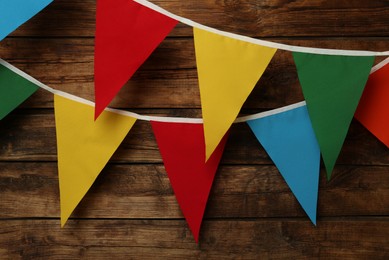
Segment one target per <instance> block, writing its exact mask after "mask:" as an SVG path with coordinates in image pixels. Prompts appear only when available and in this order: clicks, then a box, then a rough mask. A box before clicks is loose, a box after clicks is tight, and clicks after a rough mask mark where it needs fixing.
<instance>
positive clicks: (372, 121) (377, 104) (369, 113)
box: [355, 58, 389, 148]
mask: <svg viewBox="0 0 389 260" xmlns="http://www.w3.org/2000/svg"><path fill="white" fill-rule="evenodd" d="M385 62H386V65H385V66H383V67H382V68H380V69H378V70H377V71H375V72H374V73H372V74H371V75H370V77H369V80H368V81H367V84H366V87H365V90H364V91H363V95H362V98H361V100H360V101H359V105H358V109H357V112H356V113H355V118H356V119H358V120H359V122H361V123H362V124H363V125H364V126H365V127H366V128H367V129H368V130H369V131H370V132H372V133H373V134H374V135H375V136H376V137H377V138H378V139H379V140H381V142H383V143H384V144H385V145H386V146H387V147H388V148H389V58H388V59H387V60H386V61H385Z"/></svg>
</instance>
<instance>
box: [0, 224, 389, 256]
mask: <svg viewBox="0 0 389 260" xmlns="http://www.w3.org/2000/svg"><path fill="white" fill-rule="evenodd" d="M242 230H246V232H242ZM388 233H389V221H388V219H387V218H370V219H365V218H361V219H350V220H348V221H342V220H331V219H329V220H325V221H322V222H321V223H320V225H318V227H316V228H314V227H313V226H312V224H311V223H309V222H307V221H301V220H293V219H289V220H266V219H265V220H261V219H259V220H251V221H245V220H241V221H235V220H225V221H205V222H204V223H203V226H202V231H201V235H200V241H201V242H200V244H198V245H196V244H195V243H194V242H193V238H192V237H191V234H190V231H189V229H188V228H187V226H186V223H185V222H184V221H182V220H169V221H162V220H77V221H69V223H68V225H67V226H66V227H65V228H64V229H60V227H59V223H58V221H57V220H39V219H38V220H9V221H0V234H1V235H2V236H0V253H1V255H2V256H4V257H6V258H8V259H15V258H22V259H34V258H43V259H47V258H50V259H80V258H81V259H112V258H114V259H129V258H130V259H166V258H169V259H172V258H174V259H220V258H223V259H258V258H261V259H289V258H296V259H312V258H319V259H387V258H388V257H389V254H388V252H389V243H388V242H389V241H388V236H387V234H388ZM5 237H6V239H4V238H5Z"/></svg>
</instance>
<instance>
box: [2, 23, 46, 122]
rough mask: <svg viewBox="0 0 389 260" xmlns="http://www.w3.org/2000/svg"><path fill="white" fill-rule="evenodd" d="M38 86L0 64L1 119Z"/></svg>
mask: <svg viewBox="0 0 389 260" xmlns="http://www.w3.org/2000/svg"><path fill="white" fill-rule="evenodd" d="M0 23H1V22H0ZM38 88H39V87H38V86H37V85H35V84H34V83H32V82H30V81H28V80H27V79H25V78H23V77H22V76H20V75H18V74H16V73H15V72H13V71H11V70H10V69H8V68H7V67H5V66H4V65H1V64H0V120H1V119H3V118H4V117H5V116H6V115H8V114H9V113H10V112H11V111H12V110H14V109H15V108H17V107H18V106H19V105H20V104H21V103H23V101H25V100H26V99H27V98H28V97H30V96H31V95H32V94H33V93H34V92H35V91H37V90H38Z"/></svg>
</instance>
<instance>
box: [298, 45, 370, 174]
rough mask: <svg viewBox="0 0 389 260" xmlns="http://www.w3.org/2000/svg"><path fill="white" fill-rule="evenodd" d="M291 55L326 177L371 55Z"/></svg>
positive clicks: (347, 123) (350, 115) (357, 95)
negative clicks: (325, 170)
mask: <svg viewBox="0 0 389 260" xmlns="http://www.w3.org/2000/svg"><path fill="white" fill-rule="evenodd" d="M293 57H294V61H295V63H296V66H297V72H298V77H299V79H300V83H301V86H302V89H303V93H304V97H305V99H306V102H307V106H308V111H309V115H310V118H311V121H312V126H313V129H314V131H315V134H316V138H317V140H318V142H319V146H320V150H321V153H322V156H323V160H324V164H325V166H326V169H327V178H328V179H330V177H331V173H332V170H333V168H334V165H335V162H336V160H337V158H338V156H339V153H340V150H341V148H342V145H343V142H344V139H345V138H346V135H347V132H348V129H349V126H350V123H351V120H352V118H353V115H354V113H355V110H356V108H357V105H358V102H359V99H360V97H361V95H362V92H363V89H364V87H365V84H366V81H367V78H368V76H369V73H370V70H371V67H372V65H373V62H374V57H355V56H331V55H317V54H308V53H297V52H294V53H293Z"/></svg>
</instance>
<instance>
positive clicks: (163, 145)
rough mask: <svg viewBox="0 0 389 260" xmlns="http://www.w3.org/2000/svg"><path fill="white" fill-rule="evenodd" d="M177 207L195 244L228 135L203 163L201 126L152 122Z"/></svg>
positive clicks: (203, 148)
mask: <svg viewBox="0 0 389 260" xmlns="http://www.w3.org/2000/svg"><path fill="white" fill-rule="evenodd" d="M151 125H152V127H153V130H154V134H155V137H156V139H157V143H158V147H159V150H160V152H161V155H162V159H163V163H164V165H165V169H166V172H167V174H168V177H169V180H170V183H171V185H172V187H173V190H174V194H175V195H176V198H177V201H178V204H179V205H180V207H181V210H182V213H183V214H184V216H185V219H186V221H187V222H188V225H189V228H190V230H191V231H192V234H193V236H194V239H195V240H196V242H198V237H199V232H200V226H201V222H202V219H203V215H204V211H205V206H206V204H207V200H208V195H209V192H210V190H211V186H212V183H213V179H214V177H215V173H216V170H217V168H218V165H219V162H220V158H221V156H222V154H223V150H224V146H225V143H226V140H227V134H226V136H225V137H224V138H223V139H222V141H221V142H220V144H219V146H218V147H217V148H216V149H215V152H214V153H213V154H212V156H211V157H210V159H209V160H208V161H207V162H205V142H204V131H203V125H202V124H191V123H164V122H151Z"/></svg>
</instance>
